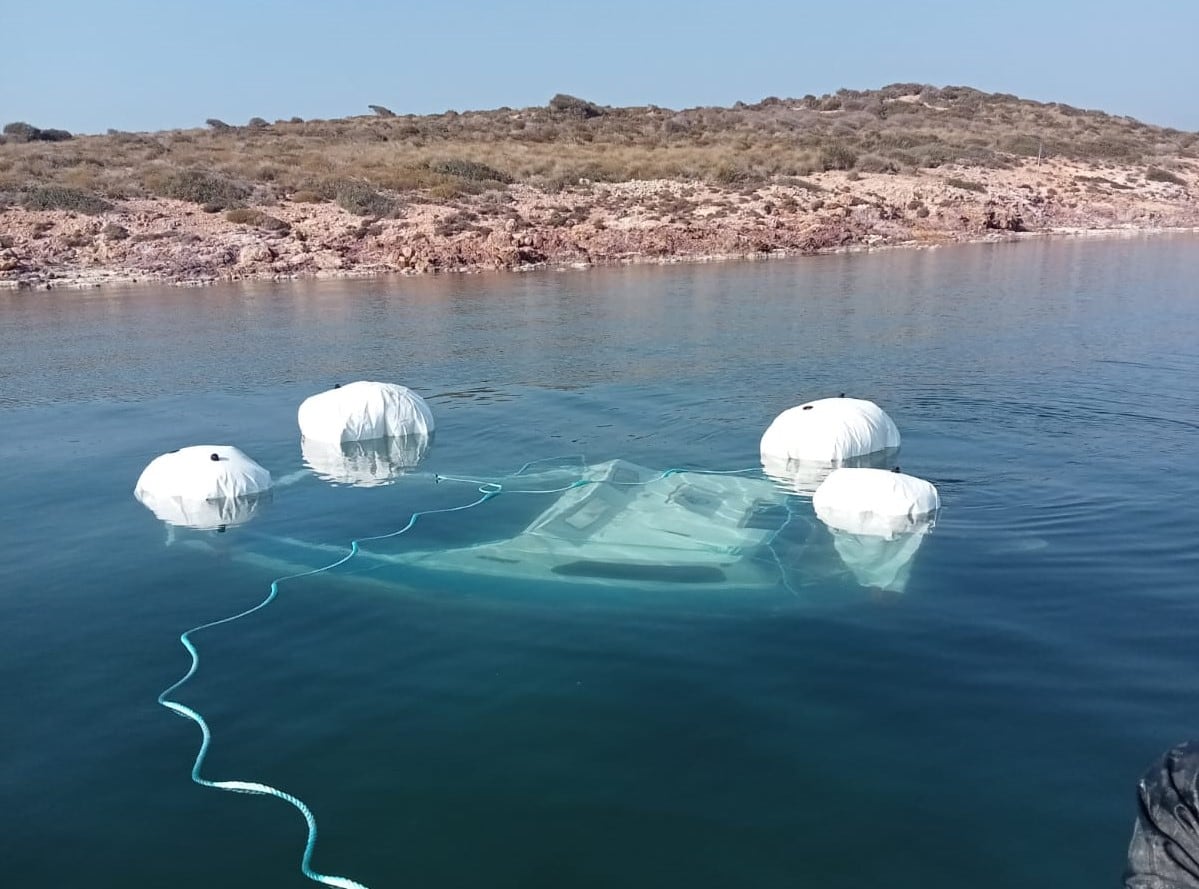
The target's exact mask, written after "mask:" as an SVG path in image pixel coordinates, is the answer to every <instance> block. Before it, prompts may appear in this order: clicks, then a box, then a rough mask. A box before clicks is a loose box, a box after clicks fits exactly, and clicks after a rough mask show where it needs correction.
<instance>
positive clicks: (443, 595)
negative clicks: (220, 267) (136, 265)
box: [0, 238, 1199, 889]
mask: <svg viewBox="0 0 1199 889" xmlns="http://www.w3.org/2000/svg"><path fill="white" fill-rule="evenodd" d="M1196 282H1199V242H1196V241H1195V240H1194V239H1193V238H1190V239H1188V238H1158V239H1152V240H1119V241H1103V242H1090V243H1087V242H1062V243H1027V244H1020V245H1001V246H985V247H971V248H961V249H953V250H943V251H935V252H894V253H887V254H879V255H865V256H835V257H823V258H816V259H810V260H802V261H795V262H790V261H788V262H771V263H760V264H726V265H718V266H681V267H674V268H636V269H619V270H605V271H592V272H586V273H577V272H571V273H538V274H529V275H498V276H494V277H491V276H477V277H453V278H442V279H431V280H411V281H410V280H394V281H393V280H387V281H373V282H353V283H341V282H339V283H319V284H310V283H301V284H286V285H253V286H244V287H221V288H212V289H206V290H178V289H165V290H158V289H153V290H151V289H143V290H137V289H130V290H125V291H120V290H111V291H102V292H96V293H78V294H77V293H53V294H14V295H5V296H0V519H2V521H0V553H2V554H3V557H2V559H0V679H2V680H3V687H4V694H3V696H2V697H0V727H2V728H0V750H2V751H3V756H2V757H0V793H2V799H3V801H4V806H3V809H2V810H0V861H2V862H3V869H4V875H5V877H4V881H5V883H6V884H9V885H28V886H72V887H73V886H88V887H108V886H112V887H129V886H146V887H150V886H170V887H173V889H190V887H212V886H222V887H239V886H245V887H250V886H263V885H267V886H273V887H284V886H294V887H299V886H304V885H312V884H310V883H307V881H305V880H304V879H303V877H301V876H300V874H299V871H298V861H299V855H300V853H301V851H302V848H303V843H304V825H303V822H302V820H301V819H300V817H299V815H298V814H297V813H296V812H295V811H294V810H292V809H291V808H289V807H288V806H287V805H286V804H284V803H282V802H280V801H278V800H275V799H270V798H264V797H249V796H242V795H235V794H228V793H221V792H218V791H214V790H208V789H203V788H200V787H198V786H196V785H195V784H193V783H192V782H191V781H190V780H189V776H188V773H189V769H190V768H191V762H192V758H193V757H194V755H195V751H196V748H197V745H198V743H199V732H198V730H197V729H196V727H195V725H193V724H192V723H189V722H187V721H186V720H183V719H179V718H177V717H175V716H173V715H172V714H171V713H169V712H167V711H166V710H164V709H163V708H161V707H159V706H158V705H157V704H156V702H155V696H156V695H157V694H158V693H159V692H160V691H161V690H162V689H164V688H165V687H166V686H168V685H169V684H170V683H172V682H173V681H175V680H176V679H177V678H178V677H179V676H180V675H182V673H183V672H184V670H185V669H186V667H187V656H186V653H185V652H184V650H183V649H182V647H181V646H180V645H179V642H178V638H177V637H178V634H179V633H180V632H182V631H183V630H185V629H187V628H188V627H191V626H193V625H195V624H199V623H202V622H205V621H208V620H213V619H216V618H219V617H223V616H225V615H228V614H231V613H234V612H236V611H239V610H241V609H243V608H246V607H249V606H250V605H252V604H254V603H255V602H257V601H259V600H260V599H261V598H262V597H263V596H264V595H265V594H266V592H267V588H268V585H269V582H270V580H271V578H272V577H273V576H274V573H273V572H272V571H271V570H269V566H268V565H266V564H264V563H258V562H255V561H254V560H253V559H252V558H249V559H247V558H246V557H247V556H253V555H255V554H256V553H257V554H259V555H261V553H262V548H263V547H264V546H267V543H266V541H269V540H272V539H276V538H279V537H290V538H300V539H304V540H307V541H309V542H317V543H327V544H335V545H337V546H344V545H345V544H346V543H347V542H348V540H349V539H350V538H351V537H355V536H366V535H372V534H380V533H385V532H388V531H391V530H394V529H396V528H399V527H401V526H402V525H403V524H404V523H405V522H406V521H407V519H408V517H409V515H410V514H411V512H412V511H413V510H414V509H423V508H429V507H433V508H436V507H445V506H450V505H454V504H460V503H463V502H467V501H469V500H470V499H472V497H473V496H474V494H473V489H472V488H470V487H469V486H462V485H457V486H455V485H452V484H446V483H441V484H435V483H434V482H433V481H432V479H431V474H432V473H443V474H466V475H474V476H479V475H487V474H503V473H506V472H511V471H513V470H514V469H515V468H516V467H518V466H520V465H521V464H523V463H525V462H526V461H529V460H537V459H544V458H558V457H563V458H565V457H571V456H573V455H582V457H583V458H585V459H586V460H587V461H589V462H598V461H601V460H608V459H612V458H623V459H627V460H631V461H634V462H636V463H639V464H642V465H645V466H648V467H654V468H658V469H665V468H668V467H679V466H692V467H707V468H720V469H732V468H739V467H746V466H752V465H754V464H756V463H757V444H758V439H759V437H760V435H761V432H762V430H763V429H764V428H765V427H766V425H767V424H768V423H769V421H770V420H771V419H772V418H773V417H774V416H775V415H776V414H777V413H778V412H779V411H781V410H782V409H784V408H786V407H789V406H791V405H793V404H796V403H799V402H800V401H803V400H807V399H809V398H813V397H818V396H824V395H831V394H837V393H839V392H847V393H849V394H853V395H859V396H864V397H869V398H872V399H874V400H876V401H877V402H879V403H880V404H882V405H883V406H884V407H885V408H886V409H887V410H888V411H889V412H890V413H891V415H892V416H893V417H894V418H895V419H896V421H897V423H898V424H899V426H900V428H901V429H902V431H903V434H904V446H903V451H902V453H901V455H900V460H901V462H902V465H903V467H904V469H905V471H908V472H911V473H913V474H916V475H919V476H922V477H925V478H928V479H930V480H932V481H934V482H935V483H936V484H937V485H938V486H939V488H940V490H941V495H942V499H943V502H944V504H945V508H944V511H943V514H942V516H941V519H940V521H939V523H938V525H937V527H936V529H935V530H934V531H933V533H932V534H930V535H929V536H928V537H927V539H926V540H925V542H924V545H923V547H922V548H921V549H920V551H919V553H918V555H917V557H916V559H915V561H914V562H913V566H912V574H911V578H910V582H909V583H908V585H907V589H906V591H905V592H904V593H903V594H902V595H891V596H877V595H869V594H867V593H866V592H865V591H863V590H861V589H857V588H855V587H854V586H853V585H852V584H848V583H844V582H837V583H834V582H832V581H830V582H829V583H828V584H825V585H823V586H821V585H820V584H817V585H816V588H813V587H804V588H800V589H798V590H796V591H795V592H796V594H795V595H792V594H791V592H789V591H788V590H786V589H783V588H782V587H781V586H780V587H779V588H777V589H758V590H754V591H748V590H747V591H742V592H739V591H737V590H730V589H724V588H722V589H710V588H706V587H704V586H702V585H688V584H680V585H679V586H678V588H677V589H672V590H669V591H666V592H663V591H661V590H657V589H654V590H650V589H639V588H638V586H637V583H636V581H631V582H628V583H623V584H620V583H616V584H607V585H601V584H596V585H591V586H588V585H585V584H584V585H579V584H566V583H561V584H553V583H547V584H534V585H529V584H525V583H522V582H518V581H513V580H510V579H509V580H505V579H504V578H503V577H502V576H496V577H492V578H486V579H482V580H480V579H479V578H474V579H467V578H465V577H463V578H462V579H461V580H460V582H459V581H457V580H455V577H454V575H453V574H445V575H442V576H440V577H435V578H433V579H429V578H428V577H426V578H424V579H421V578H417V579H416V580H413V579H411V578H408V579H407V580H406V581H405V578H404V576H403V574H402V572H401V574H400V575H399V576H398V577H397V576H395V575H394V574H393V575H389V576H388V577H381V576H380V577H374V576H372V577H355V576H351V575H345V574H342V575H333V576H328V575H325V576H320V577H317V578H312V579H308V580H305V581H302V582H294V583H291V584H285V585H284V587H283V591H282V594H281V595H280V597H279V598H278V599H277V600H276V601H275V602H274V603H272V604H271V605H270V606H269V607H268V608H266V609H264V610H262V611H260V612H258V613H256V614H254V615H252V616H251V617H249V618H246V619H244V620H242V621H240V622H237V623H235V624H230V625H226V626H224V627H219V628H216V629H213V630H209V631H207V632H204V633H201V634H199V635H198V636H197V643H198V645H199V648H200V655H201V666H200V671H199V673H198V675H197V676H196V678H195V679H194V680H193V681H192V682H191V683H190V684H188V685H187V686H185V687H184V688H183V689H182V690H181V691H180V692H179V693H178V695H177V697H178V698H179V699H180V700H183V701H185V702H186V703H188V704H189V705H190V706H193V707H195V708H196V709H198V710H199V711H201V712H202V713H204V714H205V716H206V717H207V719H208V720H209V722H210V724H211V725H212V728H213V731H214V734H215V741H214V744H213V747H212V751H211V754H210V757H209V760H208V763H207V765H206V774H207V775H208V776H209V777H214V778H237V779H243V780H254V781H262V782H267V783H270V784H272V785H275V786H278V787H281V788H284V789H286V790H288V791H290V792H292V793H295V794H297V795H298V796H300V797H302V798H303V799H304V800H305V801H306V802H307V803H308V804H309V805H310V806H312V808H313V809H314V811H315V812H316V815H317V818H318V820H319V823H320V829H321V836H320V840H319V843H318V846H317V849H316V856H315V860H314V864H315V866H316V867H317V869H318V870H322V871H324V872H326V873H334V874H342V875H345V876H348V877H352V878H353V879H355V880H358V881H360V882H362V883H365V884H366V885H368V886H370V887H372V889H379V887H393V886H439V887H451V886H452V887H473V886H479V887H488V889H496V887H503V886H511V887H538V886H544V887H555V889H560V887H614V886H623V887H640V886H644V887H654V889H662V887H674V886H678V887H687V889H696V887H728V886H746V887H784V886H785V887H794V886H806V885H810V886H816V885H819V886H821V887H826V889H830V887H846V889H849V887H862V886H912V887H917V886H918V887H921V889H934V887H945V889H960V887H963V886H969V887H973V889H983V887H1021V889H1023V887H1028V886H1054V887H1080V889H1083V887H1085V889H1092V887H1096V886H1102V885H1114V884H1115V883H1116V882H1117V881H1118V877H1119V872H1120V869H1121V867H1122V864H1123V856H1124V852H1125V846H1126V843H1127V839H1128V834H1129V829H1130V826H1131V819H1132V816H1133V791H1134V785H1135V781H1136V778H1137V777H1138V775H1139V774H1140V772H1141V771H1142V769H1143V768H1144V767H1145V766H1146V765H1147V764H1148V762H1149V761H1150V760H1151V759H1152V758H1153V757H1154V756H1155V755H1156V754H1157V753H1159V752H1160V751H1161V750H1163V749H1165V748H1166V747H1167V746H1169V745H1171V744H1173V743H1175V742H1176V741H1178V740H1180V739H1183V738H1186V737H1193V736H1195V735H1197V734H1199V681H1197V678H1196V677H1197V675H1199V672H1197V667H1199V653H1197V652H1199V647H1197V646H1196V634H1197V630H1196V628H1197V627H1199V580H1197V577H1199V546H1197V545H1196V540H1197V539H1199V520H1197V518H1196V511H1195V503H1196V502H1197V501H1199V470H1197V469H1196V461H1195V457H1196V455H1197V454H1199V448H1197V446H1196V438H1197V436H1196V432H1197V430H1199V293H1197V292H1196ZM352 379H381V380H394V381H399V382H403V383H406V384H407V385H410V386H413V387H415V388H417V389H418V390H419V391H421V392H423V393H425V394H426V395H428V396H429V397H430V401H431V404H432V406H433V409H434V411H435V412H436V414H437V417H438V422H439V430H438V435H437V439H436V441H435V443H434V446H433V448H432V451H431V452H430V455H429V457H428V459H427V461H426V463H425V464H424V465H423V466H422V468H421V469H422V471H421V472H418V473H415V474H413V475H412V476H411V477H409V478H405V479H402V480H401V481H400V482H399V483H397V484H395V485H392V486H388V487H380V488H372V489H360V488H352V487H344V486H341V487H338V486H333V485H329V484H327V483H325V482H321V481H319V480H317V479H315V478H312V477H303V478H301V479H300V480H299V481H297V482H295V483H294V484H292V485H289V486H287V487H285V488H282V489H280V490H279V491H277V492H276V494H275V497H274V499H273V501H272V502H271V503H270V504H268V505H267V506H266V508H265V509H264V510H263V511H262V512H261V514H260V515H258V516H257V517H256V518H255V519H254V520H253V521H252V522H251V523H249V524H248V525H246V526H244V527H242V528H233V529H230V530H229V531H228V533H226V534H224V535H216V534H213V533H210V534H207V535H202V534H195V533H193V534H190V535H186V534H185V535H177V536H176V539H175V541H174V543H172V544H170V545H168V543H167V539H168V537H167V534H166V533H165V530H164V528H163V526H162V525H161V523H159V522H158V521H156V520H155V519H154V517H153V516H152V515H151V514H150V513H149V512H148V511H147V510H146V509H145V508H143V507H142V506H141V505H140V504H139V503H138V502H136V501H135V500H134V498H133V497H132V488H133V484H134V481H135V480H136V478H137V476H138V473H139V472H140V470H141V469H142V467H143V466H144V465H145V464H146V463H147V462H148V461H149V460H150V459H152V458H153V457H154V456H156V455H157V454H159V453H162V452H164V451H167V450H171V449H174V448H176V447H180V446H183V445H188V444H204V443H231V444H236V445H238V446H240V447H241V448H243V449H244V450H246V451H247V452H248V453H250V454H251V455H252V456H254V457H255V458H256V459H257V460H258V461H259V462H261V463H263V464H264V465H265V466H267V468H269V469H270V470H271V471H272V473H273V474H274V475H275V476H276V477H277V478H278V477H283V476H288V475H290V474H292V473H296V472H299V471H301V470H302V469H303V468H304V467H303V463H302V460H301V454H300V448H299V441H298V435H297V431H296V428H295V408H296V406H297V404H298V403H299V401H300V400H302V399H303V398H304V397H305V396H307V395H309V394H312V393H313V392H315V391H319V390H321V389H324V388H327V387H328V386H330V385H332V384H333V383H334V382H345V381H349V380H352ZM534 501H536V502H534ZM546 505H547V503H546V502H545V501H544V500H543V499H540V498H536V497H532V498H529V497H526V499H520V497H518V496H517V495H512V496H509V495H502V496H501V497H499V498H496V499H495V500H494V501H491V502H489V503H487V504H484V505H483V506H481V507H479V508H477V509H474V510H471V511H469V512H462V513H455V514H453V515H451V516H440V517H437V518H436V519H433V518H431V519H430V521H429V522H428V523H427V524H426V525H425V526H424V527H423V528H422V529H421V533H422V534H424V537H423V538H421V543H422V545H437V546H453V545H455V544H456V543H462V542H469V541H474V540H479V539H485V538H487V537H489V536H490V537H494V536H497V535H500V536H502V531H503V529H504V528H507V527H509V526H511V525H512V524H513V523H514V522H518V520H519V519H520V516H519V515H517V513H520V512H521V511H522V510H525V511H528V510H531V511H532V512H533V513H536V512H537V511H538V510H540V509H542V508H544V507H545V506H546ZM795 508H796V510H797V511H800V512H802V510H803V509H804V508H806V509H808V511H809V513H810V506H806V507H805V505H804V504H802V503H800V504H799V505H797V506H796V507H795ZM818 530H819V529H818ZM415 540H416V538H414V539H413V541H414V543H415ZM406 545H408V542H407V541H406V540H405V539H403V538H401V539H399V540H397V541H395V542H394V543H393V544H392V551H393V552H402V550H403V549H404V546H406ZM796 553H798V554H796ZM784 558H790V559H796V560H800V563H799V564H795V565H792V566H790V567H791V568H792V569H793V570H794V571H795V572H797V573H798V574H799V575H802V574H803V572H804V571H805V570H806V567H807V566H805V565H804V564H802V558H803V556H802V552H801V551H795V552H790V551H788V552H787V553H785V554H784ZM430 577H432V576H430Z"/></svg>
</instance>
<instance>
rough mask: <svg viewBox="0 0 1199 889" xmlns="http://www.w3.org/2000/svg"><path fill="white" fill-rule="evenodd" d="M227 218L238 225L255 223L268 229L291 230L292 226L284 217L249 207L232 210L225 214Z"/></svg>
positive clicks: (258, 226)
mask: <svg viewBox="0 0 1199 889" xmlns="http://www.w3.org/2000/svg"><path fill="white" fill-rule="evenodd" d="M225 218H226V219H227V220H229V221H230V222H236V223H237V224H238V225H253V226H255V227H257V228H261V229H266V230H267V231H276V232H288V231H291V226H290V225H289V224H288V223H286V222H284V221H283V220H282V219H279V218H277V217H275V216H271V215H269V214H267V213H263V212H262V211H261V210H255V209H252V208H249V207H239V208H236V209H233V210H230V211H228V212H227V213H226V214H225Z"/></svg>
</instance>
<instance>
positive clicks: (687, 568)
mask: <svg viewBox="0 0 1199 889" xmlns="http://www.w3.org/2000/svg"><path fill="white" fill-rule="evenodd" d="M551 570H552V571H553V573H554V574H564V575H567V576H570V577H597V578H602V579H604V580H653V581H658V582H663V581H665V582H667V583H720V581H722V580H724V579H725V573H724V572H723V571H721V570H720V569H719V568H715V567H713V566H711V565H636V564H630V563H623V562H593V561H588V560H580V561H577V562H567V563H566V564H565V565H555V566H554V567H553V568H552V569H551Z"/></svg>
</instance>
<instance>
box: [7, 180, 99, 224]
mask: <svg viewBox="0 0 1199 889" xmlns="http://www.w3.org/2000/svg"><path fill="white" fill-rule="evenodd" d="M20 203H21V206H22V207H24V208H25V209H26V210H72V211H74V212H76V213H84V214H86V215H88V216H95V215H97V214H99V213H104V212H107V211H108V210H111V209H112V204H111V203H110V202H109V201H106V200H104V199H103V198H101V197H97V196H96V195H94V194H91V193H90V192H86V191H80V190H79V189H75V188H67V187H66V186H62V185H34V186H31V187H29V188H26V189H25V190H24V191H23V192H22V193H21V197H20Z"/></svg>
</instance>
